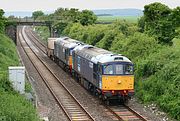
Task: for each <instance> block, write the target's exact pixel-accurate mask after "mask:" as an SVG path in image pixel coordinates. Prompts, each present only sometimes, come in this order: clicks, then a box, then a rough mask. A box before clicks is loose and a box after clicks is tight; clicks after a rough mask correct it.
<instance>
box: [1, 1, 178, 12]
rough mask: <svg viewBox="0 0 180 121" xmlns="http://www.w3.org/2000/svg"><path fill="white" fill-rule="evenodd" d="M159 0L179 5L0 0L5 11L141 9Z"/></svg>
mask: <svg viewBox="0 0 180 121" xmlns="http://www.w3.org/2000/svg"><path fill="white" fill-rule="evenodd" d="M152 2H161V3H164V4H166V5H168V6H169V7H170V8H175V7H177V6H180V0H0V8H2V9H3V10H5V11H35V10H43V11H53V10H55V9H57V8H59V7H63V8H72V7H73V8H79V9H81V10H82V9H91V10H95V9H108V8H109V9H112V8H113V9H122V8H138V9H143V7H144V5H146V4H149V3H152Z"/></svg>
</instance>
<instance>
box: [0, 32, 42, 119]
mask: <svg viewBox="0 0 180 121" xmlns="http://www.w3.org/2000/svg"><path fill="white" fill-rule="evenodd" d="M18 65H19V59H18V54H17V51H16V47H15V45H14V43H13V42H12V40H10V39H9V38H8V37H6V36H5V35H3V34H0V121H38V120H39V119H38V116H37V114H36V109H35V108H34V107H33V106H32V103H31V102H29V101H27V100H26V99H25V97H23V96H22V95H20V94H19V93H17V92H16V91H14V90H13V88H12V85H11V83H10V81H9V79H8V71H7V70H8V67H9V66H18ZM26 86H28V87H26V90H30V87H29V85H27V84H26Z"/></svg>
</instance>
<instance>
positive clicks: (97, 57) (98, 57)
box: [74, 45, 131, 64]
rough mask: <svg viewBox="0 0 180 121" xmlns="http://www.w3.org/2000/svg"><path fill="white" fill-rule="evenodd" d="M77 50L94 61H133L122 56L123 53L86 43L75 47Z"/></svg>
mask: <svg viewBox="0 0 180 121" xmlns="http://www.w3.org/2000/svg"><path fill="white" fill-rule="evenodd" d="M74 50H75V52H76V53H77V54H78V55H80V56H82V57H84V58H86V59H88V60H90V61H92V62H93V63H96V64H97V63H98V62H100V63H107V62H114V61H116V62H117V61H119V62H122V61H124V62H131V61H130V60H129V59H128V58H127V57H125V56H122V55H121V54H114V53H112V52H110V51H107V50H104V49H101V48H97V47H94V46H92V45H84V46H77V47H75V48H74Z"/></svg>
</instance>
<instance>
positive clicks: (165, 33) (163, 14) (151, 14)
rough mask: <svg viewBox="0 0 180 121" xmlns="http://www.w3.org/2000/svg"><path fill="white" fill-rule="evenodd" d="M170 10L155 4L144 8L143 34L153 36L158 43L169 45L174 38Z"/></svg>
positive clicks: (162, 5)
mask: <svg viewBox="0 0 180 121" xmlns="http://www.w3.org/2000/svg"><path fill="white" fill-rule="evenodd" d="M171 11H172V10H171V9H170V8H169V7H168V6H166V5H164V4H161V3H158V2H155V3H152V4H149V5H146V6H145V7H144V21H145V28H144V29H145V32H146V33H148V34H149V35H153V36H155V38H156V39H157V40H158V41H159V42H160V43H170V42H171V40H172V39H173V38H174V36H175V28H174V26H173V22H172V20H171V17H170V14H171Z"/></svg>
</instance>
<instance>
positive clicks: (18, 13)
mask: <svg viewBox="0 0 180 121" xmlns="http://www.w3.org/2000/svg"><path fill="white" fill-rule="evenodd" d="M44 13H45V14H50V13H53V11H45V12H44ZM11 15H13V16H16V17H19V16H20V17H26V16H27V17H31V16H32V12H31V11H5V16H6V17H8V16H11Z"/></svg>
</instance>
